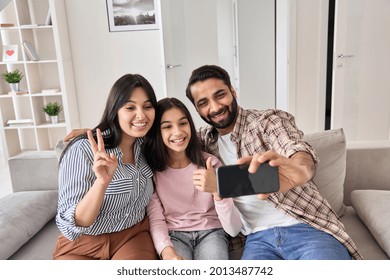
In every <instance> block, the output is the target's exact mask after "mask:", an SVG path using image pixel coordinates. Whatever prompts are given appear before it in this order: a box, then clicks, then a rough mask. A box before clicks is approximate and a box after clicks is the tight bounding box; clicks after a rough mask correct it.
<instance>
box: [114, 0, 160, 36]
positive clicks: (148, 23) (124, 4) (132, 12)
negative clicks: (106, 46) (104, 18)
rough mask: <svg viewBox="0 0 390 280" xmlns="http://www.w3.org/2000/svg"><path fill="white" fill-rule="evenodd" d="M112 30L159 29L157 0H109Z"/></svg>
mask: <svg viewBox="0 0 390 280" xmlns="http://www.w3.org/2000/svg"><path fill="white" fill-rule="evenodd" d="M107 13H108V22H109V28H110V31H111V32H112V31H134V30H149V29H158V21H157V14H158V12H157V0H107Z"/></svg>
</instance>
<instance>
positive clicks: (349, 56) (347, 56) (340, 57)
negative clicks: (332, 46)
mask: <svg viewBox="0 0 390 280" xmlns="http://www.w3.org/2000/svg"><path fill="white" fill-rule="evenodd" d="M351 57H354V55H353V54H339V55H338V56H337V58H338V59H342V58H351Z"/></svg>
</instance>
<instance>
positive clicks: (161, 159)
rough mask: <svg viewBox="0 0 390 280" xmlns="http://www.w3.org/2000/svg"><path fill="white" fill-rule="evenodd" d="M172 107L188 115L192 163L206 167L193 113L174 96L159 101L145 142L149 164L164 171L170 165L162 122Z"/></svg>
mask: <svg viewBox="0 0 390 280" xmlns="http://www.w3.org/2000/svg"><path fill="white" fill-rule="evenodd" d="M172 108H177V109H179V110H181V111H182V112H183V113H184V115H185V116H186V117H187V119H188V122H189V124H190V129H191V139H190V142H189V143H188V146H187V148H186V151H185V152H186V155H187V157H188V158H189V160H190V161H191V162H192V163H194V164H196V165H198V166H202V167H206V161H205V159H204V158H203V154H202V147H201V144H200V141H199V138H198V136H197V133H196V129H195V124H194V122H193V120H192V117H191V113H190V111H188V109H187V107H186V106H185V105H184V103H183V102H181V101H180V100H178V99H176V98H174V97H172V98H168V97H167V98H163V99H161V100H160V101H158V102H157V107H156V117H155V120H154V123H153V126H152V128H151V129H150V131H149V133H148V135H147V136H146V139H145V142H144V154H145V157H146V160H147V162H148V164H149V166H150V167H151V168H152V170H153V171H163V170H165V169H166V168H167V167H168V162H169V157H168V151H167V148H166V147H165V145H164V142H163V139H162V137H161V128H160V124H161V119H162V116H163V114H164V113H165V112H166V111H168V110H170V109H172Z"/></svg>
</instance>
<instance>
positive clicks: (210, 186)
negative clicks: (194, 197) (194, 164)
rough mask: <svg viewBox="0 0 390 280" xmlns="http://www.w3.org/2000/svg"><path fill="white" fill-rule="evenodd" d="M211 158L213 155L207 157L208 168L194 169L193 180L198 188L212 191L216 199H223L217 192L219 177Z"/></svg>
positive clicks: (203, 190)
mask: <svg viewBox="0 0 390 280" xmlns="http://www.w3.org/2000/svg"><path fill="white" fill-rule="evenodd" d="M211 159H212V158H211V157H209V158H207V160H206V169H204V168H203V169H197V170H195V171H194V173H193V176H192V180H193V183H194V186H195V188H196V189H197V190H199V191H202V192H208V193H211V194H212V195H213V196H214V198H215V199H216V200H221V198H220V197H219V196H218V193H217V177H216V175H215V170H214V167H213V165H212V163H211Z"/></svg>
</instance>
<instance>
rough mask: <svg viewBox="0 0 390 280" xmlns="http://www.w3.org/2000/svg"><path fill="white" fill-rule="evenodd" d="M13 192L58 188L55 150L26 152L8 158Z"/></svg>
mask: <svg viewBox="0 0 390 280" xmlns="http://www.w3.org/2000/svg"><path fill="white" fill-rule="evenodd" d="M8 166H9V172H10V177H11V182H12V190H13V192H20V191H37V190H58V160H57V157H56V154H55V152H54V151H41V152H25V153H23V154H21V155H19V156H16V157H12V158H10V159H9V160H8Z"/></svg>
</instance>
